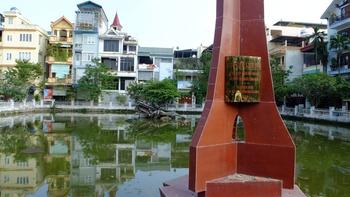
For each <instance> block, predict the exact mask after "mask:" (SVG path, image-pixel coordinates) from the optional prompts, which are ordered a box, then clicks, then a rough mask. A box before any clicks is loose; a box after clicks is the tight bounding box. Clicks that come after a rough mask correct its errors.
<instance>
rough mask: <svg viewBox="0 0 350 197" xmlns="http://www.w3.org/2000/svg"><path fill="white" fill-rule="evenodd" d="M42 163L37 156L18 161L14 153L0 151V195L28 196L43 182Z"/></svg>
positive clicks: (5, 196)
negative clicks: (8, 153)
mask: <svg viewBox="0 0 350 197" xmlns="http://www.w3.org/2000/svg"><path fill="white" fill-rule="evenodd" d="M43 180H44V175H43V169H42V165H41V164H40V163H39V162H38V160H37V159H36V158H29V159H25V160H23V161H16V160H15V157H14V155H13V154H12V155H5V154H3V153H0V196H1V197H7V196H9V197H10V196H11V197H12V196H18V197H20V196H27V195H30V194H33V193H34V192H35V191H36V190H37V189H38V188H39V187H40V186H41V184H42V183H43Z"/></svg>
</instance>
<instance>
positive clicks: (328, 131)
mask: <svg viewBox="0 0 350 197" xmlns="http://www.w3.org/2000/svg"><path fill="white" fill-rule="evenodd" d="M285 122H286V125H287V127H288V128H289V130H290V131H294V132H298V131H303V132H306V133H308V134H310V135H311V136H313V135H321V136H325V137H328V139H329V140H334V139H340V140H344V141H350V132H349V129H348V128H346V127H339V126H333V125H321V124H313V123H304V122H294V121H285Z"/></svg>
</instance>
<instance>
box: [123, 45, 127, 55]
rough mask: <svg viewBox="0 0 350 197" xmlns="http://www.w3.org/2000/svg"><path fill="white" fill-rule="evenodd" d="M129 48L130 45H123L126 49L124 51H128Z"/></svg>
mask: <svg viewBox="0 0 350 197" xmlns="http://www.w3.org/2000/svg"><path fill="white" fill-rule="evenodd" d="M127 50H128V45H123V51H124V53H126V51H127Z"/></svg>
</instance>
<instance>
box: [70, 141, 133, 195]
mask: <svg viewBox="0 0 350 197" xmlns="http://www.w3.org/2000/svg"><path fill="white" fill-rule="evenodd" d="M73 139H74V140H73V143H72V154H71V157H72V165H71V188H72V191H71V194H72V196H104V194H105V193H106V192H108V193H110V195H114V194H115V193H116V191H117V188H118V185H120V184H122V183H123V182H125V181H128V180H130V179H132V178H133V177H134V176H135V157H136V147H135V145H134V144H110V145H109V146H108V147H110V148H111V149H110V150H111V151H112V152H111V153H112V154H110V157H108V158H104V160H103V161H102V160H101V161H94V160H93V159H92V158H89V157H87V156H86V155H85V154H84V150H83V147H82V145H81V144H80V143H79V139H78V138H77V137H73Z"/></svg>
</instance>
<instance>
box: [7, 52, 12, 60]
mask: <svg viewBox="0 0 350 197" xmlns="http://www.w3.org/2000/svg"><path fill="white" fill-rule="evenodd" d="M6 60H8V61H10V60H12V53H6Z"/></svg>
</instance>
